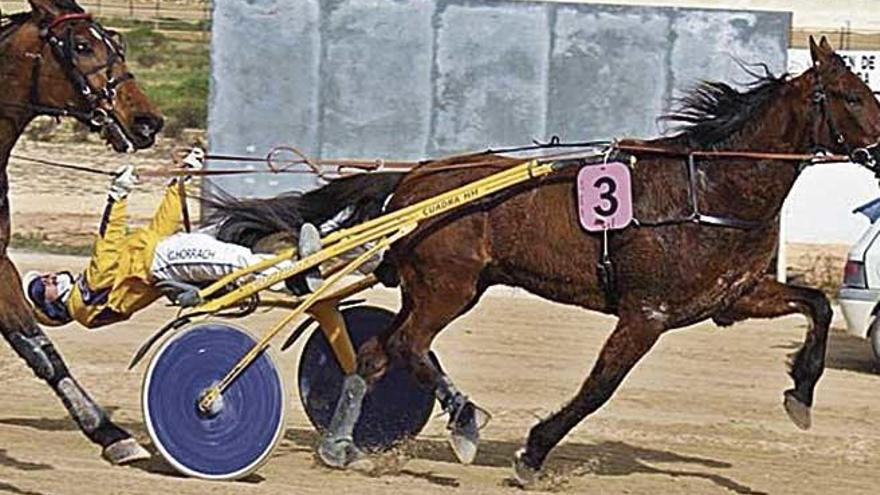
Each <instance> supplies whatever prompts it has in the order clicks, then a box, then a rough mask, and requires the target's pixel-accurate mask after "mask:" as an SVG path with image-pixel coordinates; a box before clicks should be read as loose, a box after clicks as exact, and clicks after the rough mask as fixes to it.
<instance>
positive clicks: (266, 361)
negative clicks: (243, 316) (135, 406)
mask: <svg viewBox="0 0 880 495" xmlns="http://www.w3.org/2000/svg"><path fill="white" fill-rule="evenodd" d="M255 342H256V340H255V339H254V338H253V337H252V336H251V335H250V334H248V333H247V332H246V331H244V330H241V329H239V328H236V327H234V326H231V325H228V324H226V323H218V322H211V323H204V324H198V325H195V326H193V327H190V328H189V329H187V330H184V331H182V332H181V333H179V334H177V335H175V336H174V337H172V338H171V339H169V340H168V341H167V342H166V343H165V344H164V345H162V347H161V348H160V349H159V350H158V351H157V352H156V355H155V356H154V357H153V359H152V361H150V365H149V367H148V369H147V373H146V375H145V377H144V384H143V388H142V390H141V401H142V406H143V412H144V420H145V421H146V423H147V431H148V432H149V434H150V438H151V439H152V440H153V443H154V444H155V445H156V447H157V448H158V449H159V451H160V452H161V453H162V455H163V456H164V457H165V459H166V460H167V461H168V462H169V463H171V464H172V465H173V466H174V467H175V468H176V469H177V470H178V471H180V472H182V473H184V474H187V475H190V476H196V477H199V478H208V479H236V478H241V477H244V476H247V475H248V474H250V473H252V472H254V471H255V470H256V469H257V468H258V467H259V466H260V464H262V463H263V461H265V460H266V458H268V456H269V453H270V452H271V451H272V449H273V448H274V447H275V445H276V443H277V442H278V440H279V439H280V438H281V435H282V433H283V431H284V405H285V397H284V395H285V394H284V386H283V383H282V382H281V374H280V373H279V371H278V369H277V367H276V366H275V363H274V362H273V360H272V358H271V357H270V355H269V354H268V353H267V352H263V353H262V354H261V355H260V356H259V357H258V358H257V359H256V360H254V362H253V363H251V364H250V366H248V367H247V368H246V369H245V370H244V371H243V372H242V373H241V374H240V375H239V376H238V377H237V378H236V379H235V380H234V381H233V382H232V383H231V384H230V385H229V387H228V388H227V389H226V390H224V391H223V395H222V396H221V398H220V399H219V400H218V401H217V402H215V404H216V410H212V411H211V414H204V413H202V412H201V411H200V410H199V408H198V405H197V403H198V400H199V398H200V397H201V395H202V394H203V392H204V391H205V390H206V389H208V388H209V387H211V386H212V385H213V384H214V383H216V382H218V381H220V380H221V379H222V378H223V376H224V375H225V374H226V373H227V371H229V369H230V368H232V366H233V365H234V364H235V363H236V362H238V360H239V359H240V358H241V357H242V356H244V355H245V354H246V353H247V352H248V350H250V349H251V348H252V346H253V345H254V343H255Z"/></svg>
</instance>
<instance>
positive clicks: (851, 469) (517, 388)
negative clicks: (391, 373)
mask: <svg viewBox="0 0 880 495" xmlns="http://www.w3.org/2000/svg"><path fill="white" fill-rule="evenodd" d="M14 258H15V260H16V262H17V263H18V264H19V266H20V267H21V268H22V269H30V268H35V267H47V268H61V267H70V266H79V265H81V264H83V263H84V259H83V258H76V257H65V256H47V255H42V254H28V253H15V254H14ZM368 298H369V300H370V302H371V303H373V304H378V305H381V306H384V307H388V308H395V307H396V305H397V299H396V295H395V293H394V292H391V291H387V290H374V291H371V292H370V293H369V294H368ZM170 316H171V312H170V311H169V309H168V308H164V307H161V306H160V305H157V306H156V307H154V308H153V309H150V310H147V311H145V312H144V313H142V314H139V315H137V317H136V318H135V319H134V320H132V321H131V322H129V323H125V324H119V325H117V326H115V327H112V328H109V329H107V330H101V331H95V332H89V331H86V330H83V329H81V328H79V327H77V326H75V325H69V326H66V327H62V328H59V329H53V330H51V333H50V336H51V337H52V338H53V339H54V341H55V342H56V344H57V345H58V347H59V348H60V349H61V351H62V353H63V355H64V356H65V357H66V359H67V360H68V362H69V364H70V366H71V368H72V370H73V373H74V374H75V376H76V377H77V378H78V379H79V380H80V382H81V383H82V384H84V386H85V387H87V389H88V390H89V391H90V392H91V393H92V394H93V395H94V397H95V398H96V399H97V400H98V401H99V402H101V403H102V404H103V405H104V406H106V407H107V408H108V409H109V410H111V411H112V413H113V417H114V419H115V420H116V421H118V422H119V423H120V424H122V425H124V426H125V427H127V428H129V429H130V430H131V431H133V432H134V433H135V434H136V435H137V437H138V438H139V439H140V440H141V441H142V442H143V443H144V444H145V445H147V446H148V447H149V448H152V447H151V446H150V445H149V440H148V438H147V435H146V433H145V429H144V426H143V421H142V418H141V413H140V405H139V398H138V397H139V395H138V394H139V389H140V381H141V376H142V372H143V369H144V366H143V365H141V366H140V367H139V368H138V369H136V370H134V371H125V369H126V365H127V363H128V360H129V358H130V356H131V354H132V353H133V351H134V350H135V349H136V348H137V347H138V345H139V344H140V342H141V341H142V340H143V339H144V338H146V337H147V336H148V335H149V334H150V333H151V332H152V331H153V330H154V329H156V328H157V327H159V326H160V325H161V324H162V323H163V322H164V321H166V319H168V318H169V317H170ZM275 317H276V316H275V315H273V314H263V315H256V316H253V317H251V318H250V319H249V320H248V322H247V325H248V326H249V327H250V328H252V329H253V330H255V331H263V330H265V329H266V328H268V325H269V323H270V322H271V321H273V320H274V318H275ZM613 324H614V319H613V318H608V317H604V316H600V315H594V314H590V313H586V312H584V311H581V310H578V309H575V308H570V307H564V306H559V305H555V304H551V303H548V302H546V301H542V300H538V299H536V298H533V297H531V296H527V295H523V294H518V293H513V292H512V291H510V290H500V291H497V292H493V293H491V294H489V295H487V296H486V297H485V299H484V300H483V301H482V302H481V303H480V304H479V305H478V306H477V308H476V309H475V310H474V311H472V312H471V313H470V314H468V315H466V316H465V317H463V318H462V319H460V320H459V321H457V322H456V323H455V324H453V325H452V326H451V327H450V328H449V329H448V330H447V331H446V332H445V333H444V334H443V335H442V336H441V338H440V339H439V341H438V343H437V345H436V350H437V352H438V353H439V355H440V356H441V358H442V359H443V361H444V364H445V367H446V368H447V370H448V371H449V372H450V374H451V375H452V376H453V377H454V379H455V380H456V381H457V382H458V385H459V386H460V387H461V388H462V389H463V390H464V391H465V392H466V393H468V394H469V395H470V396H471V397H472V398H473V399H474V400H476V401H477V402H478V403H479V404H480V405H482V406H483V407H486V408H487V409H489V410H490V411H491V412H492V414H493V415H494V419H493V420H492V422H491V423H490V424H489V425H488V427H487V428H486V429H485V430H484V432H483V436H484V441H483V444H482V445H481V450H480V453H479V455H478V456H477V459H476V462H475V464H474V465H471V466H462V465H459V464H457V463H456V462H455V461H454V458H453V455H452V453H451V451H450V450H449V449H448V447H447V445H446V443H445V431H444V426H445V418H442V417H435V418H433V419H432V420H431V422H430V423H429V425H428V427H427V429H426V430H425V431H424V433H423V434H422V435H421V436H420V437H419V438H418V439H417V440H415V441H414V442H413V443H412V444H411V445H409V446H408V448H407V449H406V455H405V456H404V459H403V460H405V461H406V462H402V461H401V462H399V463H397V464H396V465H395V466H394V467H392V468H390V469H389V472H387V473H386V474H383V475H381V476H376V477H370V476H366V475H362V474H357V473H346V472H339V471H332V470H328V469H326V468H323V467H320V466H318V465H317V464H316V462H315V460H314V458H313V454H312V452H313V446H314V444H315V442H316V440H317V437H316V435H315V433H314V432H313V430H312V428H311V427H310V426H309V424H308V421H307V420H306V418H305V415H304V413H303V412H302V408H301V406H300V403H299V399H298V397H296V394H295V387H294V386H293V384H295V383H296V382H295V369H296V360H297V356H298V354H299V350H300V348H299V346H297V347H295V348H292V349H291V350H289V351H288V352H287V353H285V354H282V355H281V356H280V360H281V363H282V367H283V368H284V371H285V375H286V377H287V378H288V382H287V383H288V388H289V391H290V397H289V399H288V403H289V405H290V408H289V414H288V420H287V421H288V422H287V430H286V433H285V435H284V439H283V441H282V442H281V444H280V446H279V448H278V449H277V450H276V451H275V453H274V454H273V456H272V458H271V459H270V460H269V461H268V462H267V463H266V464H265V465H264V466H263V467H262V468H261V469H260V470H259V471H258V472H257V473H256V474H255V475H252V476H251V477H250V478H248V479H246V480H244V481H238V482H205V481H200V480H195V479H187V478H183V477H181V476H179V475H177V474H175V473H174V472H173V470H172V469H171V468H170V467H169V466H168V465H167V464H166V463H165V462H164V461H163V460H162V459H160V458H158V457H156V458H154V459H153V460H151V461H149V462H146V463H144V464H141V465H139V466H134V467H113V466H110V465H108V464H107V463H105V462H104V461H102V460H101V458H100V456H99V450H98V448H96V447H95V446H93V445H92V444H90V443H89V442H88V441H87V440H86V439H85V437H84V436H83V435H81V434H80V433H79V432H78V431H77V430H76V429H75V426H74V424H73V422H72V421H71V420H70V419H68V418H67V416H66V414H65V412H64V410H63V409H62V407H61V405H60V403H59V402H58V400H57V399H56V398H55V397H54V396H53V395H52V394H51V393H50V391H49V389H48V388H47V387H46V386H45V385H43V384H42V383H41V382H38V381H37V380H36V379H34V378H33V377H32V376H31V374H30V371H28V370H27V369H26V367H25V365H24V364H23V363H22V362H21V361H20V360H19V359H18V358H17V357H16V356H15V355H14V354H13V353H12V352H11V351H10V350H9V349H8V348H7V347H6V346H0V386H2V389H3V390H5V393H3V394H0V492H2V491H6V492H10V493H16V494H28V495H32V494H82V493H90V494H122V493H125V494H135V493H144V494H148V493H175V494H178V495H184V494H202V493H207V492H209V491H210V492H211V493H253V494H258V493H396V494H398V495H404V494H418V495H426V494H429V493H462V494H464V493H481V494H484V493H508V494H509V493H518V492H519V490H520V489H519V488H515V487H512V486H511V472H512V471H511V469H510V463H511V459H512V456H513V454H514V452H515V451H516V450H517V449H518V448H519V447H520V446H521V444H522V442H523V439H524V437H525V435H526V432H527V431H528V429H529V428H530V427H531V426H532V425H533V424H534V423H535V422H536V420H537V419H538V418H540V417H543V416H546V415H548V414H549V413H550V412H552V411H553V410H554V409H555V408H557V407H558V406H559V405H561V404H562V403H563V402H564V401H566V400H567V399H568V398H569V397H570V396H571V394H572V393H574V391H575V390H576V388H577V387H578V385H579V383H580V382H581V380H582V379H583V378H584V376H585V374H586V373H587V371H588V370H589V368H590V366H591V365H592V363H593V361H594V359H595V357H596V354H597V352H598V350H599V348H600V346H601V344H602V342H603V340H604V338H605V337H606V336H607V334H608V332H609V330H610V329H611V328H612V326H613ZM835 326H836V327H838V328H839V327H840V326H841V322H839V321H836V323H835ZM804 331H805V324H804V321H803V320H802V319H800V318H797V317H790V318H784V319H780V320H775V321H757V320H755V321H749V322H746V323H742V324H739V325H736V326H734V327H732V328H729V329H724V330H721V329H717V328H716V327H714V326H713V325H711V324H702V325H698V326H695V327H692V328H688V329H684V330H680V331H677V332H673V333H671V334H668V335H666V336H665V337H664V338H663V339H662V340H661V341H660V343H659V344H658V345H657V346H656V348H655V349H654V350H653V351H652V352H651V353H650V354H649V355H648V357H647V358H646V359H645V360H644V361H643V362H642V363H641V364H640V365H639V366H638V367H637V368H636V369H635V370H634V372H633V373H632V374H631V375H630V377H629V378H628V379H627V380H626V382H625V383H624V384H623V386H622V387H621V389H620V390H619V392H618V393H617V395H616V396H615V397H614V398H613V399H612V401H611V402H610V403H609V404H608V405H607V406H606V407H605V408H603V409H601V410H600V411H599V412H598V413H596V414H595V415H593V416H592V417H590V418H589V419H588V420H587V421H586V422H585V423H583V424H582V425H581V426H579V427H578V428H577V429H575V430H574V431H573V433H572V434H571V435H569V436H568V437H567V438H566V439H565V441H564V442H563V443H562V444H561V446H560V447H558V448H557V449H556V451H555V452H554V453H553V455H552V457H551V458H550V460H549V461H548V464H547V469H548V471H549V477H548V479H547V480H546V481H544V482H542V483H541V484H539V485H538V486H536V487H535V488H534V489H535V490H539V491H540V490H548V491H554V492H558V493H588V492H589V493H622V494H648V493H651V494H654V493H672V494H677V493H688V494H729V493H738V494H761V493H767V494H785V493H792V494H804V493H842V494H843V493H845V494H855V493H872V492H874V491H875V490H876V484H877V483H878V481H880V474H877V473H878V471H877V466H878V463H880V417H878V415H877V413H876V411H878V407H880V398H878V394H877V390H878V389H880V376H878V374H877V373H878V372H877V371H876V370H875V367H874V364H873V361H872V357H871V352H870V350H869V349H868V346H867V344H866V343H865V342H863V341H860V340H858V339H854V338H850V337H847V336H846V335H844V334H843V333H842V332H841V331H839V330H835V331H834V332H833V334H832V336H831V341H830V348H829V350H828V369H827V371H826V374H825V376H824V377H823V379H822V381H821V383H820V385H819V388H818V392H817V397H816V400H817V404H816V407H815V408H814V418H813V419H814V427H813V429H812V430H811V431H808V432H801V431H799V430H797V429H796V428H795V427H794V426H793V425H792V424H791V423H790V422H789V420H788V418H787V417H786V415H785V413H784V411H783V409H782V407H781V398H782V391H783V390H785V389H786V388H788V387H789V386H790V382H789V379H788V377H787V376H786V367H785V363H786V360H787V355H788V354H790V353H791V352H793V351H794V350H795V349H796V348H797V346H798V345H799V344H800V342H802V340H803V334H804Z"/></svg>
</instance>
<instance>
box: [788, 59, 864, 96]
mask: <svg viewBox="0 0 880 495" xmlns="http://www.w3.org/2000/svg"><path fill="white" fill-rule="evenodd" d="M837 54H838V55H840V56H841V57H843V60H844V62H846V65H848V66H849V68H850V70H852V71H853V72H855V73H856V75H858V76H859V77H861V78H862V80H863V81H865V83H866V84H867V85H868V87H870V88H871V91H873V92H874V94H878V93H880V51H869V50H838V51H837ZM812 64H813V61H812V59H811V58H810V50H807V49H805V48H791V49H789V50H788V72H790V73H791V74H793V75H798V74H800V73H801V72H803V71H805V70H807V69H809V68H810V66H811V65H812Z"/></svg>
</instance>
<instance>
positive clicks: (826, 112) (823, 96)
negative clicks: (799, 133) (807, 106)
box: [811, 68, 880, 178]
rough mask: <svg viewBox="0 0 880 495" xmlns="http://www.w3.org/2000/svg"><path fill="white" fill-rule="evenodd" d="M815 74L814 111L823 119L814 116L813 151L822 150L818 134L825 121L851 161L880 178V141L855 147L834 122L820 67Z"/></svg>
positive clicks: (832, 139)
mask: <svg viewBox="0 0 880 495" xmlns="http://www.w3.org/2000/svg"><path fill="white" fill-rule="evenodd" d="M815 76H816V80H815V85H814V87H813V108H814V109H815V110H814V113H818V115H819V117H820V118H821V120H818V119H816V118H815V117H814V118H813V135H812V137H811V139H812V141H813V142H812V147H813V148H814V149H813V150H812V151H820V149H819V148H820V146H819V144H818V143H819V140H818V139H817V136H818V134H819V132H820V131H819V130H820V128H821V126H822V124H823V123H825V124H826V125H827V126H828V132H829V135H830V137H831V141H832V142H835V143H837V144H840V145H842V146H843V148H844V150H845V151H846V155H847V156H848V157H849V159H850V161H852V162H853V163H857V164H859V165H861V166H863V167H865V168H867V169H868V170H870V171H872V172H874V174H875V175H876V176H877V177H878V178H880V141H877V142H875V143H874V144H871V145H868V146H861V147H857V148H853V147H852V146H851V145H850V143H849V142H848V141H847V139H846V136H845V135H844V134H843V133H842V132H840V130H839V128H838V126H837V125H836V124H835V122H834V115H833V113H832V112H831V110H830V109H829V108H828V93H827V92H826V90H825V85H824V84H823V83H822V76H821V75H820V73H819V70H818V68H817V69H816V72H815Z"/></svg>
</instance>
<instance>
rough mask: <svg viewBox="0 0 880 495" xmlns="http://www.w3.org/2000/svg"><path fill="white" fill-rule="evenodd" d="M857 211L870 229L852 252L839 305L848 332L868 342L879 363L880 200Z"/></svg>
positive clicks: (850, 252) (840, 293) (839, 294)
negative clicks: (869, 224)
mask: <svg viewBox="0 0 880 495" xmlns="http://www.w3.org/2000/svg"><path fill="white" fill-rule="evenodd" d="M855 211H856V212H857V213H861V214H863V215H865V216H866V217H868V219H870V220H871V226H870V227H868V230H867V231H865V233H864V234H862V237H861V238H860V239H859V241H858V242H857V243H856V244H855V245H854V246H853V247H852V249H850V251H849V256H847V260H846V269H845V270H844V276H843V287H841V289H840V292H839V293H838V301H839V302H840V308H841V309H842V310H843V316H844V318H846V328H847V332H848V333H849V334H851V335H855V336H858V337H861V338H866V339H869V340H870V341H871V348H872V349H873V350H874V357H875V358H876V359H877V360H878V361H880V221H878V220H880V198H878V199H875V200H874V201H871V202H870V203H868V204H866V205H864V206H860V207H859V208H857V209H856V210H855Z"/></svg>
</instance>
